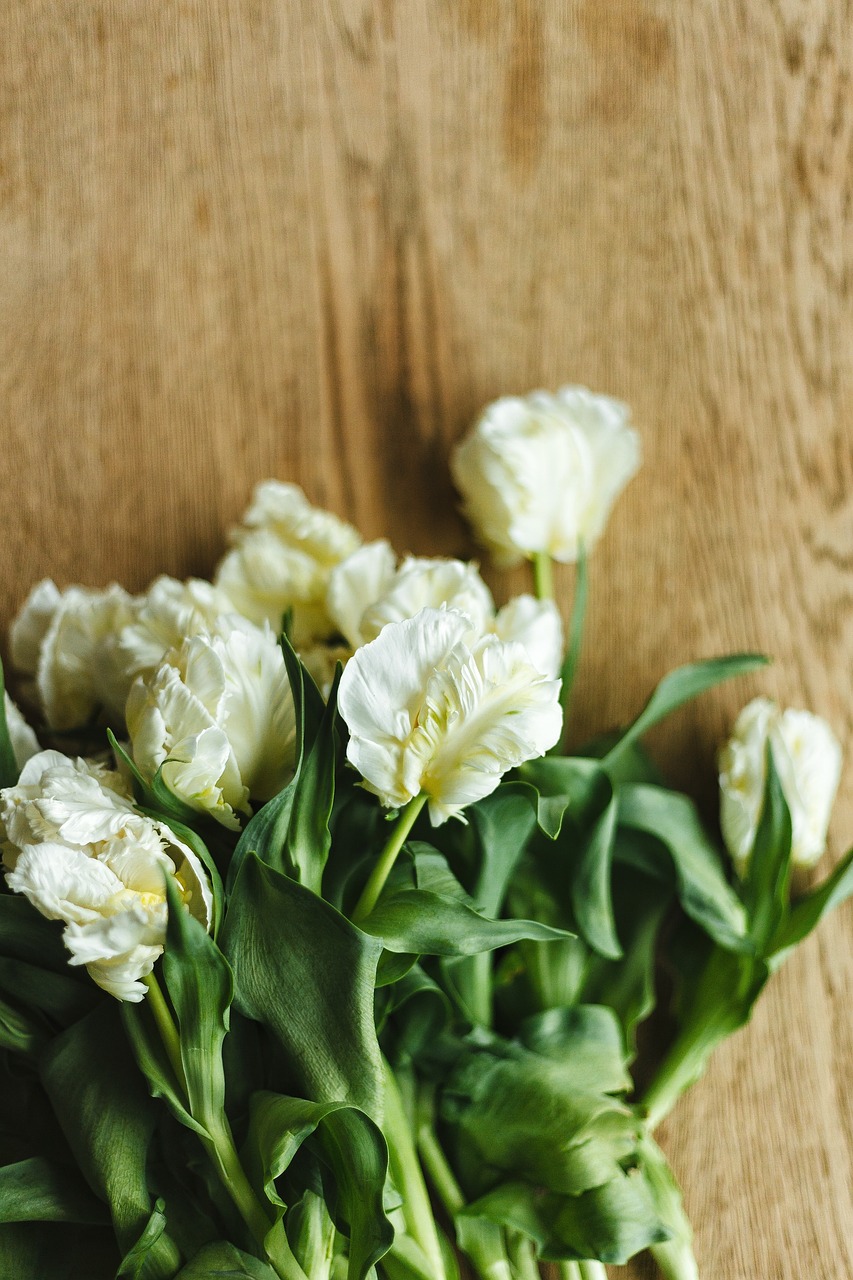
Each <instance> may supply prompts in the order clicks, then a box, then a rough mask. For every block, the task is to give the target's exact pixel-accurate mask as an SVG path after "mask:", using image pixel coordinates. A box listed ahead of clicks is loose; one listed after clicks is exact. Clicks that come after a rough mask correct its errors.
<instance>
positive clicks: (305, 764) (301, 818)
mask: <svg viewBox="0 0 853 1280" xmlns="http://www.w3.org/2000/svg"><path fill="white" fill-rule="evenodd" d="M305 678H306V679H310V676H308V675H307V673H306V675H305ZM339 680H340V671H338V672H337V673H336V675H335V683H334V685H333V687H332V690H331V693H330V695H329V701H328V704H324V706H323V715H322V718H321V719H320V721H319V723H318V724H317V725H316V728H315V729H314V732H313V737H312V740H311V744H310V746H305V744H303V746H304V750H303V751H302V752H301V753H300V760H299V763H298V765H297V769H296V774H295V776H294V778H293V779H292V780H291V781H290V782H289V783H288V785H287V786H286V787H284V788H283V789H282V790H281V791H280V792H279V793H278V795H276V796H273V798H272V799H271V800H268V801H267V803H266V804H265V805H264V806H263V808H262V809H260V810H259V811H258V812H257V813H256V814H255V816H254V817H253V818H252V819H251V821H250V822H249V823H248V825H247V826H246V828H245V830H244V831H243V833H242V835H241V836H240V839H239V840H238V842H237V847H236V849H235V850H234V855H233V857H232V859H231V865H230V867H229V871H228V889H229V892H230V891H231V889H233V887H234V884H235V883H236V880H237V876H238V874H239V871H240V868H241V866H242V865H243V860H244V859H245V857H246V855H247V854H249V853H255V854H257V856H258V858H260V860H261V862H264V863H266V864H267V865H268V866H270V867H273V868H274V869H275V870H276V871H281V872H283V873H284V874H285V875H288V876H291V877H292V878H293V879H294V880H297V881H298V882H299V883H300V884H304V885H305V886H306V887H307V888H309V889H312V890H313V891H314V892H315V893H319V892H320V888H321V885H322V880H323V871H324V869H325V866H326V861H327V859H328V856H329V849H330V848H331V843H332V837H331V834H330V831H329V819H330V817H331V813H332V806H333V804H334V799H335V769H336V762H337V752H338V740H337V732H336V729H335V719H336V715H337V709H336V708H337V688H338V682H339ZM299 687H301V686H297V688H299ZM295 696H296V693H294V697H295ZM318 696H319V694H318Z"/></svg>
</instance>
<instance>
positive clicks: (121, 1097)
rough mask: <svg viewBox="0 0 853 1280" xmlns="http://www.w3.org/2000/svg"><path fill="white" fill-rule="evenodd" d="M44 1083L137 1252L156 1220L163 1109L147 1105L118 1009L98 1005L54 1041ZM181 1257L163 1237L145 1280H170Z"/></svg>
mask: <svg viewBox="0 0 853 1280" xmlns="http://www.w3.org/2000/svg"><path fill="white" fill-rule="evenodd" d="M41 1076H42V1082H43V1084H44V1087H45V1090H46V1091H47V1094H48V1096H49V1098H50V1100H51V1103H52V1105H53V1109H54V1111H55V1113H56V1116H57V1119H58V1120H59V1123H60V1124H61V1126H62V1130H63V1132H64V1134H65V1137H66V1139H67V1141H68V1145H69V1146H70V1147H71V1150H72V1152H73V1154H74V1158H75V1160H76V1161H77V1163H78V1165H79V1166H80V1170H81V1172H82V1174H83V1176H84V1177H85V1179H86V1181H87V1182H88V1184H89V1186H90V1187H91V1188H92V1190H93V1191H94V1193H95V1194H96V1195H97V1196H98V1197H100V1198H101V1199H102V1200H104V1201H105V1202H106V1203H107V1204H108V1205H109V1208H110V1213H111V1215H112V1219H113V1226H114V1228H115V1232H116V1236H117V1238H118V1241H119V1244H120V1246H121V1248H122V1249H123V1250H125V1251H127V1250H129V1249H131V1248H132V1247H133V1245H134V1244H135V1243H136V1241H137V1240H138V1239H139V1237H140V1235H141V1234H142V1232H143V1231H144V1230H145V1227H146V1225H147V1223H148V1220H149V1218H150V1216H151V1209H152V1205H151V1197H150V1194H149V1191H148V1181H147V1176H146V1161H147V1156H148V1147H149V1143H150V1140H151V1134H152V1132H153V1129H154V1126H155V1124H156V1122H157V1108H156V1106H155V1105H154V1103H153V1102H152V1100H151V1099H150V1098H149V1096H148V1093H147V1090H146V1088H145V1084H144V1082H143V1080H142V1077H141V1076H140V1074H139V1072H138V1070H137V1068H136V1064H135V1063H134V1061H133V1057H132V1056H131V1053H130V1051H129V1048H128V1045H127V1041H126V1040H125V1037H124V1035H123V1034H122V1029H121V1022H120V1019H119V1016H118V1007H117V1005H116V1004H115V1003H114V1002H112V1001H109V1002H105V1003H103V1004H100V1005H99V1006H98V1007H97V1008H96V1009H95V1010H94V1011H93V1012H92V1013H90V1014H88V1015H87V1016H86V1017H85V1018H83V1019H81V1021H80V1022H77V1023H75V1024H74V1025H73V1026H72V1027H69V1029H68V1030H67V1031H64V1032H63V1033H62V1034H61V1035H60V1036H58V1037H57V1038H56V1040H54V1041H53V1043H52V1044H51V1045H50V1046H49V1048H48V1049H47V1051H46V1052H45V1054H44V1057H43V1059H42V1066H41ZM179 1265H180V1255H179V1253H178V1251H177V1249H176V1247H175V1245H174V1244H173V1243H172V1241H171V1240H170V1239H169V1237H168V1236H166V1235H163V1236H161V1237H160V1239H159V1240H158V1241H157V1243H156V1245H155V1246H154V1247H153V1248H152V1249H151V1251H150V1253H149V1256H148V1259H147V1260H146V1266H145V1270H144V1278H145V1280H171V1277H172V1276H173V1275H174V1274H175V1272H176V1270H177V1269H178V1266H179Z"/></svg>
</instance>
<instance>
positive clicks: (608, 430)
mask: <svg viewBox="0 0 853 1280" xmlns="http://www.w3.org/2000/svg"><path fill="white" fill-rule="evenodd" d="M628 423H629V410H628V407H627V405H624V404H622V402H621V401H619V400H612V399H610V398H609V397H608V396H598V395H593V394H592V392H590V391H587V390H586V389H585V388H584V387H563V388H562V389H561V390H560V391H558V392H557V393H556V394H551V393H549V392H547V391H534V392H532V393H531V394H530V395H528V396H523V397H522V396H505V397H503V398H502V399H500V400H496V401H495V402H494V403H493V404H490V405H488V406H487V407H486V409H485V410H484V411H483V414H482V416H481V417H480V419H479V421H478V422H477V423H476V424H475V426H474V428H473V430H472V431H471V432H470V433H469V435H468V436H467V437H466V438H465V439H464V440H463V441H462V443H461V444H460V445H459V446H458V447H457V448H456V450H455V451H454V453H453V456H452V458H451V467H452V471H453V477H454V480H455V481H456V486H457V488H458V489H459V492H460V493H461V495H462V498H463V500H464V506H465V512H466V515H467V516H468V519H469V520H470V521H471V524H472V525H473V527H474V530H475V532H476V534H477V536H478V538H479V539H480V540H481V541H482V542H483V543H484V544H485V545H486V546H488V547H489V548H490V549H491V551H492V553H493V555H494V557H495V559H496V560H497V561H498V563H500V564H504V565H511V564H516V563H517V562H518V561H519V560H521V559H522V557H524V556H527V557H531V556H533V555H536V554H537V553H543V554H545V555H549V556H551V557H553V559H555V560H563V561H567V560H576V559H577V556H578V551H579V544H580V543H581V542H583V544H584V546H585V547H586V549H587V550H589V548H590V547H591V546H592V545H593V543H594V542H595V541H596V539H597V538H598V537H599V536H600V535H601V533H602V532H603V530H604V526H605V523H606V521H607V517H608V515H609V514H610V509H611V507H612V506H613V503H614V501H615V499H616V498H617V497H618V495H619V494H620V493H621V491H622V489H623V488H624V487H625V485H626V484H627V483H628V481H629V480H630V479H631V477H632V476H633V475H634V474H635V472H636V471H637V468H638V466H639V463H640V442H639V437H638V436H637V433H636V432H635V431H633V430H632V429H631V427H630V426H629V425H628Z"/></svg>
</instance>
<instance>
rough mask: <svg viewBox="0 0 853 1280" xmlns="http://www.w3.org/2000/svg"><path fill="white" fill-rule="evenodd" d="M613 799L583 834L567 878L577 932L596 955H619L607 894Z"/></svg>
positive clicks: (614, 812)
mask: <svg viewBox="0 0 853 1280" xmlns="http://www.w3.org/2000/svg"><path fill="white" fill-rule="evenodd" d="M618 807H619V806H618V802H617V800H616V797H615V796H614V798H613V799H612V800H611V801H610V803H609V805H608V806H607V808H606V809H605V810H604V812H603V813H602V815H601V817H600V818H598V819H597V820H596V822H595V823H594V824H593V826H592V827H591V829H590V830H589V831H587V832H584V833H583V837H582V839H581V842H580V847H579V849H578V858H577V862H576V864H575V867H574V870H573V875H572V878H571V898H572V910H573V912H574V916H575V920H576V921H577V926H578V932H579V933H580V935H581V937H583V938H584V939H585V940H586V941H587V942H588V943H589V945H590V946H591V947H592V948H593V950H594V951H597V952H598V953H599V955H602V956H608V957H609V958H610V959H612V960H618V959H619V958H620V957H621V955H622V948H621V946H620V945H619V938H618V936H617V934H616V924H615V922H614V919H613V903H612V900H611V891H610V869H611V862H612V857H613V842H614V839H615V836H616V815H617V812H618Z"/></svg>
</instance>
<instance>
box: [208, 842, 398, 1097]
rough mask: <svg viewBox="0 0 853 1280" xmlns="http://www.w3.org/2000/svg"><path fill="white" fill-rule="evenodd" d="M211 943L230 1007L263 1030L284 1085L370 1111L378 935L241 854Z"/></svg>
mask: <svg viewBox="0 0 853 1280" xmlns="http://www.w3.org/2000/svg"><path fill="white" fill-rule="evenodd" d="M220 944H221V946H222V950H223V952H224V954H225V956H226V958H227V960H228V961H229V963H230V965H231V968H232V970H233V972H234V984H235V985H234V1003H235V1006H236V1008H238V1009H239V1010H240V1011H241V1012H242V1013H244V1014H245V1015H246V1016H247V1017H249V1018H254V1019H255V1021H257V1022H261V1023H263V1024H264V1026H266V1027H268V1029H269V1030H270V1032H271V1033H272V1035H273V1036H274V1038H275V1040H276V1041H277V1042H278V1044H279V1046H280V1048H281V1049H282V1050H283V1052H284V1054H285V1057H286V1061H287V1064H288V1069H289V1071H290V1073H291V1079H290V1080H288V1081H282V1082H281V1083H282V1084H283V1085H284V1087H288V1086H290V1087H292V1086H293V1085H296V1087H297V1088H298V1089H299V1091H300V1093H303V1094H304V1095H305V1096H306V1097H308V1098H310V1099H312V1100H313V1101H316V1102H348V1103H351V1104H352V1105H353V1106H358V1107H361V1109H362V1110H364V1111H366V1112H367V1113H368V1115H370V1114H378V1112H379V1100H380V1097H381V1064H380V1058H379V1045H378V1043H377V1040H376V1030H375V1027H374V1022H373V991H374V984H375V979H376V965H377V961H378V959H379V955H380V953H381V950H382V944H381V943H380V942H379V941H378V939H376V938H371V937H370V936H369V935H368V934H366V933H363V932H362V931H361V930H360V929H357V928H356V927H355V926H354V925H353V924H351V923H350V921H349V920H347V919H346V918H345V917H344V916H342V915H340V913H339V912H337V911H336V910H335V909H334V907H332V906H330V904H329V903H327V902H324V901H323V900H322V898H318V897H317V895H316V894H314V893H312V892H311V891H310V890H309V889H305V888H303V886H302V885H299V884H297V883H296V882H295V881H294V880H291V879H289V878H288V877H287V876H284V875H282V874H281V873H280V872H278V871H275V870H273V869H272V868H271V867H267V866H265V865H264V864H263V863H262V862H261V861H260V859H259V858H258V857H257V856H256V855H255V854H254V853H250V854H248V855H247V856H246V858H245V860H244V862H243V866H242V868H241V870H240V873H239V875H238V877H237V882H236V884H235V886H234V891H233V894H232V896H231V901H230V904H229V907H228V912H227V914H226V917H225V923H224V925H223V928H222V933H221V935H220ZM273 1083H275V1082H273ZM282 1091H283V1090H282Z"/></svg>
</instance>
